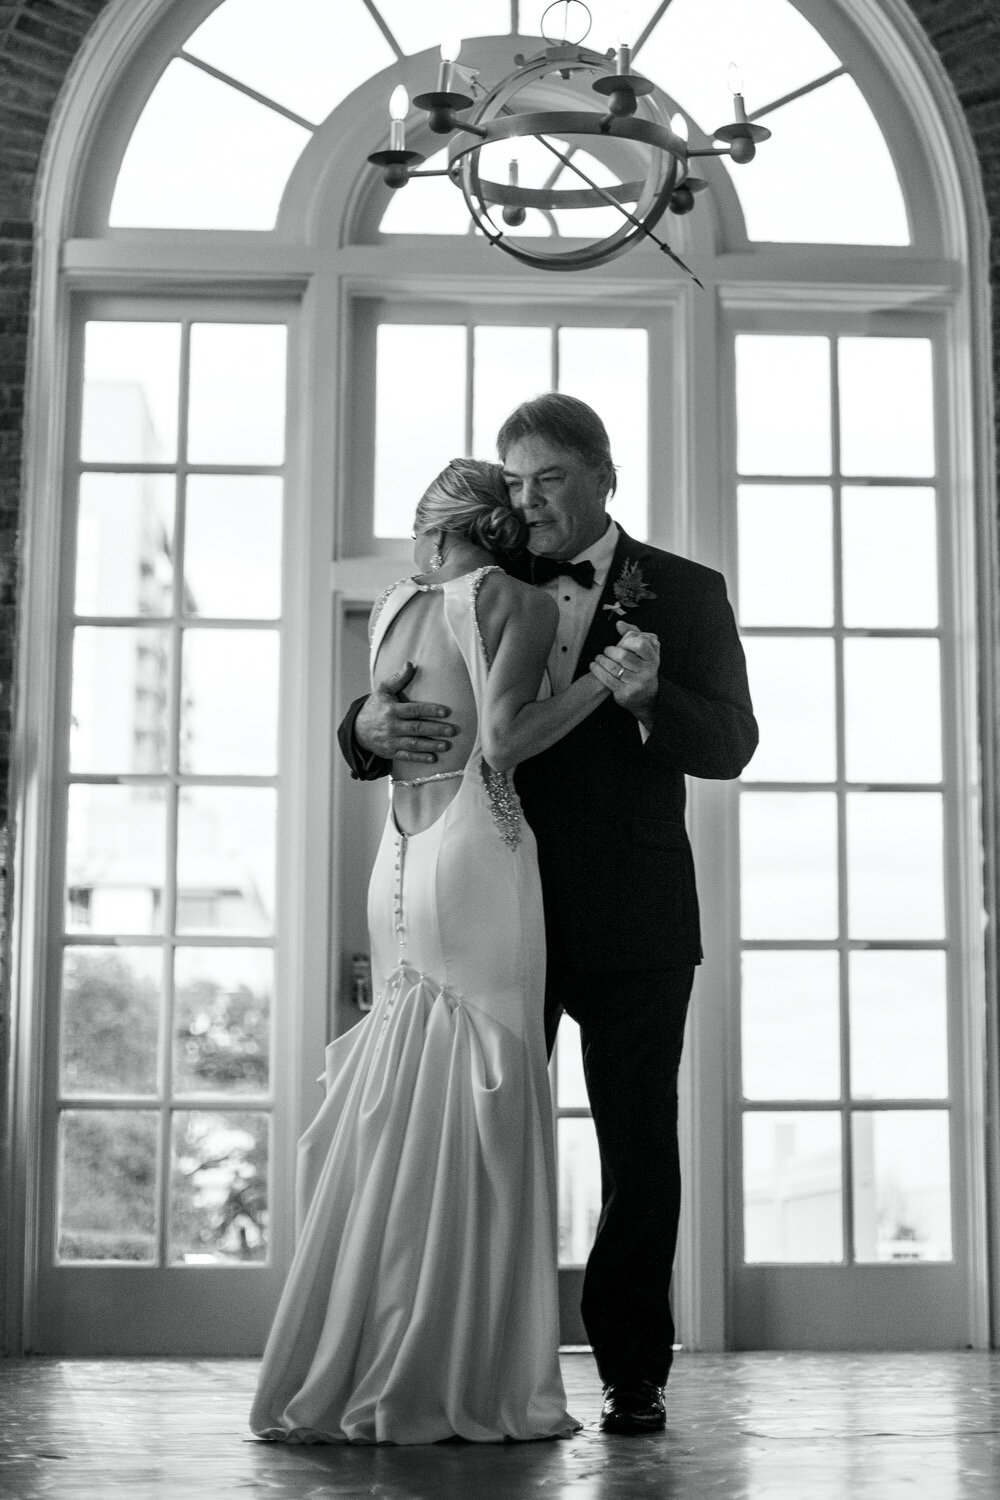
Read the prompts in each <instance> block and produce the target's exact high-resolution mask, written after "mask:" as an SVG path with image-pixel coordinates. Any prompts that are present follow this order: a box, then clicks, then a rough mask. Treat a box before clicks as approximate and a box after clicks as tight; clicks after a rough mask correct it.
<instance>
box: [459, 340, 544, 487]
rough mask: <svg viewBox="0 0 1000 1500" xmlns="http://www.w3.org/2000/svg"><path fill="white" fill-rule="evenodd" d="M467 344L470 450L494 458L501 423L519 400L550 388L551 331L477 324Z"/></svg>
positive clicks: (481, 456)
mask: <svg viewBox="0 0 1000 1500" xmlns="http://www.w3.org/2000/svg"><path fill="white" fill-rule="evenodd" d="M472 347H473V382H472V451H473V453H474V454H475V456H476V457H477V458H488V459H491V460H492V461H493V462H496V457H497V433H498V431H499V430H500V424H501V423H502V422H503V421H504V419H505V418H506V417H508V416H509V415H510V413H511V412H512V411H513V410H514V408H515V406H518V405H520V403H521V402H522V401H530V400H531V398H532V397H533V396H537V395H539V394H540V393H541V392H542V391H549V390H551V389H552V331H551V329H549V328H493V327H489V326H481V327H479V328H476V329H474V330H473V346H472Z"/></svg>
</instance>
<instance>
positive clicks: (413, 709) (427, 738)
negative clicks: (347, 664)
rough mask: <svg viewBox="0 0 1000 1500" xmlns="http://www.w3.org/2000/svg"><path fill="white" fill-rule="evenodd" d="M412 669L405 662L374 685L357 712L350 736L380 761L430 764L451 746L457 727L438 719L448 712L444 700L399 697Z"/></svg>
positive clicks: (448, 709) (447, 714) (411, 674)
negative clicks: (421, 700) (418, 701)
mask: <svg viewBox="0 0 1000 1500" xmlns="http://www.w3.org/2000/svg"><path fill="white" fill-rule="evenodd" d="M416 670H417V669H416V667H415V666H414V665H413V663H412V662H409V661H408V662H407V663H406V664H405V665H404V666H403V667H402V668H401V669H400V671H398V672H394V673H393V675H392V676H391V677H386V678H383V680H382V681H381V682H380V683H378V684H377V686H376V687H375V688H374V690H373V691H372V692H371V693H369V695H368V698H367V700H366V702H365V705H364V707H363V708H362V709H361V710H360V712H359V713H358V717H357V719H356V720H355V723H354V737H355V739H356V740H357V742H358V744H359V745H360V746H361V747H362V749H364V750H367V751H369V752H370V753H371V754H372V755H378V756H381V758H382V759H383V760H412V761H418V762H421V763H423V764H429V765H433V764H434V763H435V762H436V761H437V758H438V756H439V755H443V754H444V752H445V751H446V750H450V749H451V744H450V741H451V739H452V737H453V736H454V735H456V734H458V726H457V725H456V724H446V723H444V722H442V721H443V720H445V719H447V718H448V716H449V715H450V713H451V709H450V708H449V707H448V705H447V704H446V703H410V702H409V701H408V700H407V699H405V698H403V697H402V696H401V694H402V693H403V692H404V690H405V689H406V687H407V686H408V685H409V683H411V682H412V681H413V677H414V674H415V672H416Z"/></svg>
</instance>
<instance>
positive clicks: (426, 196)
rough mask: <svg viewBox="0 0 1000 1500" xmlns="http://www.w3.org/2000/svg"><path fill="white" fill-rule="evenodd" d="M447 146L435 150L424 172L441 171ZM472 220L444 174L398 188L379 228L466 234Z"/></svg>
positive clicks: (395, 231)
mask: <svg viewBox="0 0 1000 1500" xmlns="http://www.w3.org/2000/svg"><path fill="white" fill-rule="evenodd" d="M447 165H448V148H447V146H446V147H445V149H444V150H443V151H435V152H434V154H433V156H429V157H428V158H427V160H426V161H425V162H423V163H422V164H421V168H420V170H421V171H422V172H441V171H443V170H444V169H445V167H447ZM471 223H472V220H471V218H470V217H469V210H468V209H467V208H466V206H465V199H464V198H463V197H462V193H461V191H460V189H459V188H457V187H456V186H455V184H454V183H453V182H449V181H448V179H447V178H445V177H427V178H424V179H421V181H420V182H414V183H411V184H409V185H408V186H407V187H405V188H399V189H397V191H396V192H394V193H393V194H392V197H391V198H390V199H389V204H388V207H387V208H386V210H385V213H384V214H383V215H382V222H381V223H380V224H379V230H380V232H381V233H382V234H465V233H466V231H467V230H468V228H469V225H470V224H471Z"/></svg>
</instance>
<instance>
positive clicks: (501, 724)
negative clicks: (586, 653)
mask: <svg viewBox="0 0 1000 1500" xmlns="http://www.w3.org/2000/svg"><path fill="white" fill-rule="evenodd" d="M491 581H492V587H490V588H489V589H487V587H486V585H489V584H490V583H491ZM484 596H485V597H484ZM480 613H481V618H482V628H483V635H484V639H485V640H486V642H487V646H488V648H489V649H490V656H491V658H492V665H491V667H490V675H489V678H488V680H487V686H486V697H485V701H484V703H483V711H482V712H483V722H482V727H481V738H482V746H483V755H484V757H485V759H486V760H487V762H488V763H489V764H490V765H491V766H492V767H493V768H494V770H497V771H509V770H511V769H513V767H514V766H516V765H519V764H520V762H521V761H522V760H528V759H530V757H531V756H532V755H540V754H541V752H542V751H543V750H547V749H548V748H549V746H550V745H554V744H555V743H556V741H557V740H561V739H562V737H563V735H564V734H568V733H569V731H570V730H571V729H575V728H576V726H577V724H579V723H581V722H582V721H583V720H584V719H585V718H586V717H587V715H588V714H591V713H593V711H594V709H595V708H596V707H597V705H598V704H599V703H602V702H603V701H604V699H605V698H607V697H609V696H610V694H609V692H608V689H607V688H604V687H602V686H601V684H600V683H599V682H598V681H597V679H596V678H595V677H594V676H593V675H592V674H591V673H589V672H587V673H585V674H584V675H583V676H582V677H578V678H577V680H576V681H575V682H574V683H572V685H571V686H570V687H568V688H567V689H566V691H565V692H564V693H558V694H557V695H556V696H555V697H554V698H546V699H544V700H543V701H542V702H540V703H539V702H536V701H535V700H536V698H537V694H538V689H539V687H540V686H541V681H542V675H543V673H544V671H545V664H546V662H547V661H548V657H549V652H550V651H551V649H552V642H553V641H554V639H555V634H556V626H557V625H558V623H559V608H558V605H557V604H556V602H555V600H554V599H553V598H552V597H551V595H549V594H546V593H543V592H542V590H541V589H535V588H530V587H529V586H528V585H527V584H523V583H518V582H516V581H515V580H514V579H510V578H504V577H503V576H502V575H501V574H496V573H494V574H492V575H491V578H489V579H486V580H484V587H483V588H482V590H481V591H480Z"/></svg>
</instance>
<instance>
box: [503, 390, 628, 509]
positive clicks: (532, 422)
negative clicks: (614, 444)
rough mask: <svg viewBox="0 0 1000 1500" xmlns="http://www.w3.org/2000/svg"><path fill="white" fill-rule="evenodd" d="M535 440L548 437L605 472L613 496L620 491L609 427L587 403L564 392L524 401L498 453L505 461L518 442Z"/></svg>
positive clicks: (509, 423) (506, 425) (510, 420)
mask: <svg viewBox="0 0 1000 1500" xmlns="http://www.w3.org/2000/svg"><path fill="white" fill-rule="evenodd" d="M531 437H539V438H544V440H545V441H546V442H547V443H551V444H552V445H553V447H555V448H562V449H564V450H565V451H566V452H567V453H575V454H577V456H578V457H579V458H582V459H583V461H584V463H586V464H589V465H590V466H591V467H592V468H595V469H602V470H604V472H605V474H606V475H607V482H608V489H609V490H610V491H611V493H612V495H613V494H614V492H615V490H616V489H617V488H618V476H617V474H616V473H615V466H614V463H613V462H612V459H611V442H610V440H609V438H608V432H607V428H606V427H605V425H604V423H603V422H602V421H601V419H600V417H599V416H598V415H597V413H596V411H595V410H594V408H593V407H592V406H588V405H587V403H586V401H579V400H578V399H577V398H576V396H564V395H563V394H562V393H561V392H560V391H549V392H547V394H546V395H544V396H535V397H534V399H533V400H531V401H522V402H521V405H520V406H519V407H517V409H516V410H515V411H512V412H511V414H510V416H509V417H508V418H507V420H506V422H504V424H503V426H502V427H501V428H500V431H499V433H498V434H497V452H498V453H499V455H500V458H501V460H505V459H506V457H507V453H508V451H509V449H510V448H511V447H512V445H513V444H514V443H519V442H521V441H522V439H524V438H531Z"/></svg>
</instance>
